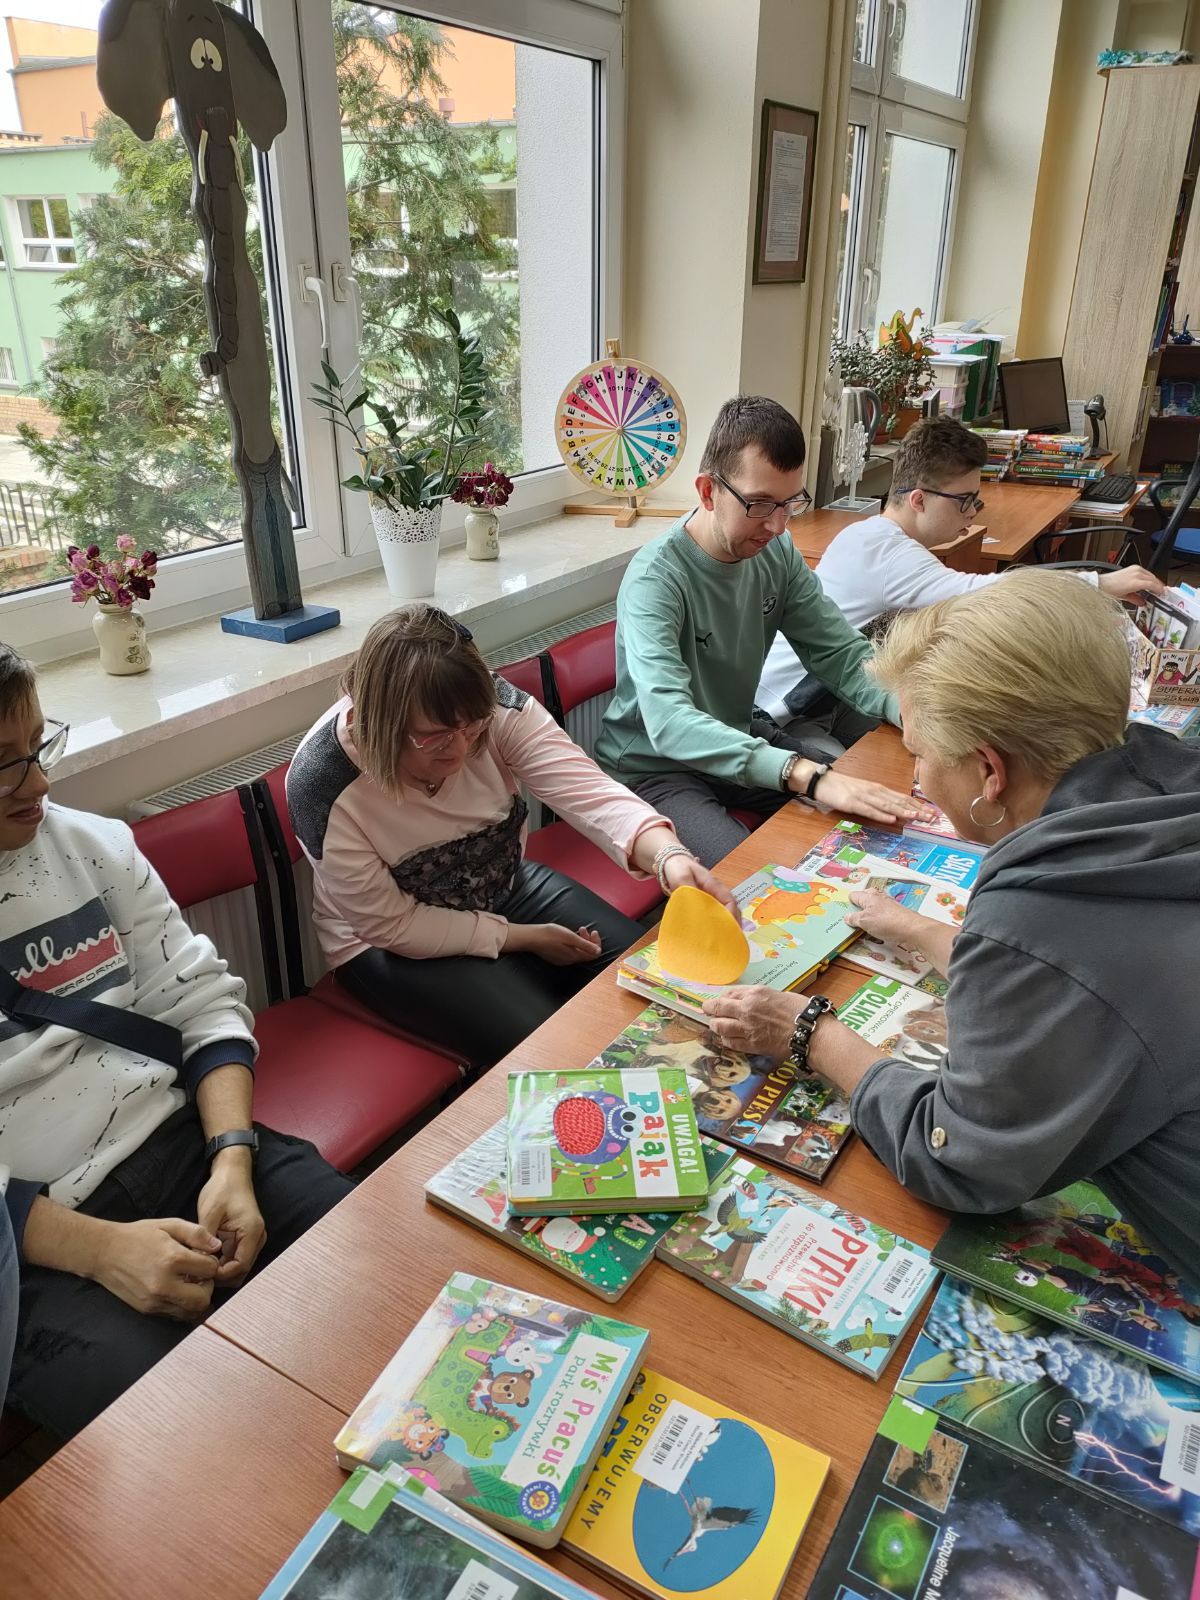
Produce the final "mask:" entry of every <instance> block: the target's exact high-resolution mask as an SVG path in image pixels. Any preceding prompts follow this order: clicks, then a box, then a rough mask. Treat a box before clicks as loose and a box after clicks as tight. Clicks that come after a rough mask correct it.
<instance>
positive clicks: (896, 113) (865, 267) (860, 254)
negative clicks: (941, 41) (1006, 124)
mask: <svg viewBox="0 0 1200 1600" xmlns="http://www.w3.org/2000/svg"><path fill="white" fill-rule="evenodd" d="M868 6H869V9H868V18H867V42H868V48H869V50H870V52H871V60H870V61H867V62H858V61H853V60H852V61H851V67H850V83H851V90H850V101H849V109H848V112H847V118H846V121H847V127H850V126H854V127H858V128H861V129H862V130H863V140H864V147H863V148H864V154H863V165H862V177H861V181H860V182H859V184H858V185H857V194H856V195H852V196H851V216H850V219H849V222H848V224H847V226H848V235H847V251H846V253H847V267H846V278H845V287H844V289H843V298H842V304H841V305H840V306H839V307H838V317H837V328H836V331H837V332H838V333H839V334H840V335H841V336H842V337H844V338H850V337H853V336H854V334H855V333H856V332H857V331H858V330H859V329H860V328H862V318H863V303H864V300H865V299H866V297H867V295H868V293H869V290H868V283H869V282H870V280H871V279H872V278H873V277H874V276H875V275H876V274H877V273H878V271H879V262H878V250H879V243H880V240H879V232H880V227H879V225H880V218H879V199H880V188H881V185H882V179H883V152H884V148H885V141H886V136H887V135H888V134H895V135H898V136H899V137H901V138H908V139H918V140H923V141H925V142H927V143H931V144H937V145H939V146H941V147H942V148H944V149H948V150H950V151H951V153H952V154H951V169H950V177H949V183H948V185H947V195H946V202H945V206H944V210H943V215H942V237H941V246H940V249H939V251H938V262H937V273H936V278H935V282H934V286H933V293H932V295H931V296H930V306H929V309H928V313H927V317H926V321H927V322H928V323H929V324H930V325H932V324H933V323H934V322H936V321H937V319H938V317H939V316H940V315H941V309H942V298H943V295H944V292H945V287H946V280H947V275H948V271H949V265H950V250H951V245H952V242H953V238H954V223H955V217H956V215H957V211H958V192H959V183H960V180H961V177H962V167H963V153H964V150H965V147H966V137H967V116H968V113H969V110H970V103H971V82H972V77H973V74H974V67H975V45H976V40H977V38H978V32H979V28H978V24H979V0H968V13H967V19H966V38H965V42H964V46H963V55H962V69H961V79H960V90H961V92H960V93H959V94H958V95H948V94H944V93H941V92H940V91H938V90H934V89H929V88H927V87H926V86H925V85H923V84H916V83H913V82H912V81H911V80H909V79H906V78H903V77H901V76H900V75H899V74H896V73H893V72H892V71H891V67H890V63H891V59H892V47H893V37H892V36H893V33H894V31H895V25H896V17H897V0H868ZM851 49H853V35H851ZM856 201H857V202H858V204H859V205H860V207H861V208H862V209H861V210H860V212H859V214H858V215H857V216H855V215H854V207H855V202H856ZM852 248H853V249H854V253H855V259H854V260H853V262H851V260H850V256H851V249H852ZM865 331H866V332H867V333H869V334H870V335H871V337H872V338H874V335H875V329H874V328H869V329H866V330H865Z"/></svg>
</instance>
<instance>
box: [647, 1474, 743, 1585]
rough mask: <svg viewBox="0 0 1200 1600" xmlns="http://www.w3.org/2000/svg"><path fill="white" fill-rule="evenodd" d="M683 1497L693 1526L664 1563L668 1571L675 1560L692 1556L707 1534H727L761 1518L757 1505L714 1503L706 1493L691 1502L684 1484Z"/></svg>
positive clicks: (681, 1494)
mask: <svg viewBox="0 0 1200 1600" xmlns="http://www.w3.org/2000/svg"><path fill="white" fill-rule="evenodd" d="M679 1498H680V1499H681V1500H682V1501H683V1509H684V1510H685V1511H686V1512H687V1514H688V1521H689V1522H690V1523H691V1528H690V1530H689V1532H688V1536H687V1538H686V1539H685V1540H684V1541H683V1543H682V1544H681V1545H680V1546H679V1548H678V1550H676V1551H674V1552H673V1553H672V1554H671V1555H669V1556H668V1557H667V1559H666V1560H665V1561H664V1562H663V1571H664V1572H665V1571H666V1569H667V1568H668V1567H669V1566H670V1565H671V1563H672V1561H677V1560H678V1559H679V1557H680V1556H686V1555H690V1554H691V1553H692V1551H693V1550H694V1549H695V1548H696V1546H697V1545H698V1544H699V1543H700V1541H701V1539H703V1537H704V1535H705V1534H706V1533H724V1532H727V1531H728V1530H729V1529H730V1528H743V1527H746V1526H751V1527H752V1526H753V1525H754V1523H756V1522H757V1521H758V1512H757V1511H756V1510H755V1508H754V1507H753V1506H714V1505H713V1503H712V1500H711V1499H710V1498H709V1496H708V1495H703V1494H698V1495H697V1496H696V1497H695V1499H694V1500H693V1501H692V1502H691V1504H690V1505H689V1504H688V1498H687V1495H686V1494H685V1493H684V1491H683V1488H682V1487H681V1488H680V1490H679Z"/></svg>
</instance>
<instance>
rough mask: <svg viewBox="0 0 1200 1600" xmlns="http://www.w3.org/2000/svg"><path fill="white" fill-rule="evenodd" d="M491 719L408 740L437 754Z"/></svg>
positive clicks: (475, 733)
mask: <svg viewBox="0 0 1200 1600" xmlns="http://www.w3.org/2000/svg"><path fill="white" fill-rule="evenodd" d="M491 720H492V719H491V717H480V719H479V721H478V722H464V723H461V724H460V725H459V726H458V727H457V728H450V729H449V730H448V731H447V732H445V733H427V734H425V735H424V736H423V737H422V738H419V739H418V738H417V736H416V734H414V733H410V734H409V736H408V742H409V744H411V745H412V747H413V749H414V750H420V751H421V752H422V754H424V755H431V756H432V755H437V753H438V752H439V751H440V750H446V749H448V748H449V747H450V744H451V743H452V741H453V740H454V738H455V736H456V735H457V734H460V733H461V734H462V735H463V737H464V738H465V739H466V741H467V743H468V744H469V745H470V744H474V743H475V741H476V739H478V737H479V735H480V734H481V733H482V732H483V730H484V729H485V728H486V727H487V725H488V723H489V722H490V721H491ZM2 771H3V768H0V772H2Z"/></svg>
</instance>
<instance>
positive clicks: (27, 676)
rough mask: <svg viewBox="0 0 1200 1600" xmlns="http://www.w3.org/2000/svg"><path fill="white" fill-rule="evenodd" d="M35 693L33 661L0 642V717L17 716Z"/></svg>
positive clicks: (35, 683) (35, 679) (35, 676)
mask: <svg viewBox="0 0 1200 1600" xmlns="http://www.w3.org/2000/svg"><path fill="white" fill-rule="evenodd" d="M36 693H37V673H36V672H35V671H34V667H33V663H32V662H31V661H26V659H25V657H24V656H23V655H21V654H20V653H19V652H18V651H16V650H14V649H13V647H12V645H10V644H0V717H13V716H17V715H18V714H19V713H20V712H22V711H24V710H25V709H26V708H27V707H28V705H29V702H30V701H31V700H32V699H33V697H34V695H35V694H36Z"/></svg>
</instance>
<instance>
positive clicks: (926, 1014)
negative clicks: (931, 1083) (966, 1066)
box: [838, 977, 950, 1072]
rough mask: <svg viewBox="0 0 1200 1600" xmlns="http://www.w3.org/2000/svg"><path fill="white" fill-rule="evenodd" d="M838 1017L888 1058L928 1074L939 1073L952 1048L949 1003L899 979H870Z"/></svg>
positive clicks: (840, 1011) (854, 994)
mask: <svg viewBox="0 0 1200 1600" xmlns="http://www.w3.org/2000/svg"><path fill="white" fill-rule="evenodd" d="M838 1016H839V1017H840V1018H841V1020H842V1021H843V1022H844V1023H845V1024H846V1026H847V1027H848V1028H853V1029H854V1031H855V1033H859V1034H861V1035H862V1037H863V1038H864V1039H865V1040H866V1041H867V1043H868V1044H873V1045H875V1046H876V1047H877V1048H878V1049H880V1050H882V1051H883V1052H884V1054H885V1055H889V1056H894V1057H895V1058H896V1060H897V1061H906V1062H907V1063H908V1064H909V1066H912V1067H923V1068H924V1069H925V1071H926V1072H936V1071H937V1069H938V1068H939V1067H940V1066H941V1064H942V1062H943V1061H944V1060H945V1059H946V1055H947V1053H948V1051H949V1048H950V1038H949V1034H948V1032H947V1029H946V1002H945V1001H944V1000H941V999H937V998H936V997H935V996H933V995H929V994H925V993H923V992H922V991H921V990H919V989H912V988H910V987H909V985H908V984H906V983H901V982H900V981H899V979H897V978H881V977H874V978H868V979H867V981H866V983H864V984H863V986H862V988H861V989H856V990H855V992H854V993H853V994H852V995H851V996H850V998H849V1000H847V1001H846V1003H845V1005H844V1006H842V1007H841V1009H840V1010H839V1011H838Z"/></svg>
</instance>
